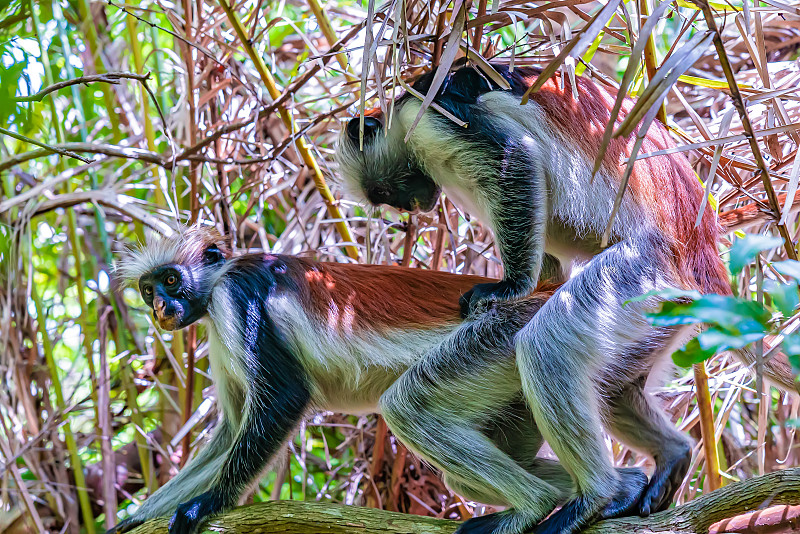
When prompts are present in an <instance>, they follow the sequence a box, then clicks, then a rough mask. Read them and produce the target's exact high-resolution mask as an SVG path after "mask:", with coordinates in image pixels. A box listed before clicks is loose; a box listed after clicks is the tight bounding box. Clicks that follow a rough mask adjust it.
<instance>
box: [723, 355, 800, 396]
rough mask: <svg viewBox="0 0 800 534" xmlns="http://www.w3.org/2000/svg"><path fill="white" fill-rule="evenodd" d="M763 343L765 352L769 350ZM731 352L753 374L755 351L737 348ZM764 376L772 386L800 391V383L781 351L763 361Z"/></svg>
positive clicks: (789, 390) (790, 390)
mask: <svg viewBox="0 0 800 534" xmlns="http://www.w3.org/2000/svg"><path fill="white" fill-rule="evenodd" d="M764 345H765V347H764V352H765V353H766V352H767V351H768V350H769V347H768V346H766V345H767V344H766V343H765V344H764ZM732 352H733V354H734V355H735V356H736V357H737V358H738V359H739V361H741V362H742V363H743V364H744V365H746V366H747V367H749V368H750V370H751V371H752V372H753V373H754V374H755V372H756V370H755V367H756V365H755V364H756V354H755V352H753V351H752V350H750V349H749V348H744V349H739V350H735V351H732ZM764 377H765V378H766V379H767V380H768V381H769V382H770V383H771V384H772V385H773V386H775V387H776V388H778V389H780V390H782V391H787V392H797V393H800V383H798V382H797V380H796V379H795V375H794V373H793V372H792V366H791V365H790V364H789V360H788V358H787V357H786V355H785V354H784V353H783V352H779V353H778V354H775V355H774V356H771V357H770V358H769V359H768V360H767V361H766V362H765V363H764Z"/></svg>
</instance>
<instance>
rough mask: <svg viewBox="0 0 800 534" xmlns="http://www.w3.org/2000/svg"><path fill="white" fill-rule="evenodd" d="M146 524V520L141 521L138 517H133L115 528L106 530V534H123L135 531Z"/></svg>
mask: <svg viewBox="0 0 800 534" xmlns="http://www.w3.org/2000/svg"><path fill="white" fill-rule="evenodd" d="M144 522H145V520H144V519H139V518H137V517H136V516H132V517H129V518H128V519H126V520H125V521H120V522H119V523H117V524H116V525H115V526H114V527H113V528H110V529H108V530H106V534H123V533H124V532H128V531H129V530H133V529H135V528H136V527H138V526H139V525H141V524H142V523H144Z"/></svg>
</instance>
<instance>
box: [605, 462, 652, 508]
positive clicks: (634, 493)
mask: <svg viewBox="0 0 800 534" xmlns="http://www.w3.org/2000/svg"><path fill="white" fill-rule="evenodd" d="M617 472H618V473H619V475H620V483H619V487H618V488H617V493H616V495H614V497H613V498H612V499H611V502H610V503H608V504H607V505H606V507H605V508H603V509H602V510H601V511H600V519H612V518H614V517H628V516H631V515H635V514H637V513H638V512H639V501H640V499H641V497H642V494H643V493H644V491H645V488H647V475H645V474H644V472H642V470H641V469H638V468H636V467H627V468H623V469H618V470H617Z"/></svg>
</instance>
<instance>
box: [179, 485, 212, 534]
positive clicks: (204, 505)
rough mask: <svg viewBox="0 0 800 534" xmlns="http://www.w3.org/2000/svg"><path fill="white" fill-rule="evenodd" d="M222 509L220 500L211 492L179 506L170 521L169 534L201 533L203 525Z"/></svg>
mask: <svg viewBox="0 0 800 534" xmlns="http://www.w3.org/2000/svg"><path fill="white" fill-rule="evenodd" d="M222 508H223V507H222V504H221V502H220V500H219V499H218V498H217V496H216V495H214V494H213V493H212V492H210V491H209V492H206V493H203V494H202V495H199V496H197V497H195V498H194V499H192V500H190V501H186V502H185V503H183V504H180V505H178V509H177V510H175V515H173V516H172V519H170V520H169V534H195V533H196V532H199V531H200V525H201V524H203V523H204V522H205V521H206V520H207V519H209V518H210V517H211V516H213V515H215V514H218V513H219V512H221V511H222Z"/></svg>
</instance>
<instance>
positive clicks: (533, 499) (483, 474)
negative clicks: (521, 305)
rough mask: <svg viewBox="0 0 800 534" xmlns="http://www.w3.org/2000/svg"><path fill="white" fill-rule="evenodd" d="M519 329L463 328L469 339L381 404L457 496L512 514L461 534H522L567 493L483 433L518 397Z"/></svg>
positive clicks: (413, 373) (457, 340)
mask: <svg viewBox="0 0 800 534" xmlns="http://www.w3.org/2000/svg"><path fill="white" fill-rule="evenodd" d="M488 313H489V314H491V313H492V312H488ZM516 328H518V325H513V326H512V327H511V328H509V327H508V325H506V329H507V331H506V332H497V331H494V330H493V329H492V330H491V332H490V331H488V330H487V331H478V330H479V329H475V330H472V329H470V328H465V329H462V330H461V332H462V333H463V335H455V336H453V337H452V338H451V339H450V340H449V341H445V342H444V343H442V345H441V346H440V347H438V348H437V349H435V350H433V351H431V352H430V353H428V354H427V355H426V356H424V357H423V359H422V360H421V361H420V362H419V363H418V364H417V365H415V366H414V367H412V368H411V369H409V370H408V371H406V373H404V374H403V375H402V376H401V377H400V378H399V379H398V380H397V381H396V382H395V383H394V384H393V385H392V387H391V388H389V390H388V391H386V393H384V394H383V396H382V397H381V400H380V408H381V412H382V413H383V416H384V418H385V419H386V422H387V424H388V425H389V428H391V430H392V432H394V434H395V435H396V436H397V437H398V438H399V439H400V440H401V441H403V442H404V443H405V444H406V445H407V446H408V447H409V448H410V449H412V450H413V451H414V452H416V453H417V454H418V455H419V456H421V457H422V458H424V459H425V460H427V461H429V462H430V463H432V464H433V465H435V466H437V467H439V468H440V469H441V470H442V471H443V472H444V473H445V474H446V477H447V481H448V482H450V483H451V484H454V486H455V488H454V489H456V490H457V491H463V492H465V493H467V494H468V495H469V496H470V497H475V498H478V499H479V500H484V499H486V500H491V501H492V502H489V503H487V504H502V505H510V506H511V507H512V508H510V509H508V510H506V511H503V512H500V513H499V514H492V515H489V516H483V517H478V518H473V519H470V520H468V521H466V522H465V523H464V524H462V525H461V527H460V528H459V530H458V533H459V534H467V533H469V534H477V533H480V534H522V533H523V532H526V531H528V530H529V529H530V528H532V527H533V526H534V525H536V524H537V523H538V522H539V521H541V520H542V518H544V517H545V516H546V515H547V514H549V513H550V512H551V511H552V510H553V509H554V508H555V506H556V505H557V504H558V503H559V502H562V501H563V499H564V492H563V491H562V490H561V489H559V488H557V487H555V486H553V485H551V484H549V483H548V482H547V481H545V480H542V479H541V478H538V477H536V476H534V475H532V474H531V473H529V472H528V471H526V470H525V469H524V468H523V467H522V466H521V465H520V464H518V463H517V462H515V461H514V459H513V458H511V457H510V456H509V455H508V454H506V453H504V452H503V451H501V450H500V449H499V448H498V447H497V445H496V444H495V443H494V442H493V441H492V440H491V439H490V438H489V437H488V436H487V435H486V434H485V433H484V432H482V431H481V429H480V427H482V426H483V425H484V424H485V422H486V421H487V420H488V419H490V418H492V417H494V416H495V415H496V414H497V413H500V412H501V411H502V410H503V409H504V408H506V407H507V406H508V403H509V402H510V401H511V400H512V399H513V398H514V397H515V396H517V395H519V380H518V378H517V377H518V374H517V372H516V368H515V365H514V357H513V349H512V346H511V335H512V334H513V332H511V333H509V331H511V330H512V329H513V331H515V330H516ZM490 333H494V334H495V335H489V334H490ZM499 340H502V341H499ZM495 343H497V344H498V345H500V347H498V346H497V345H494V344H495ZM533 439H534V440H536V439H539V438H538V436H536V435H534V436H533Z"/></svg>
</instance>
